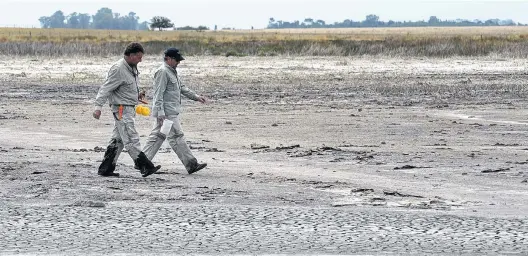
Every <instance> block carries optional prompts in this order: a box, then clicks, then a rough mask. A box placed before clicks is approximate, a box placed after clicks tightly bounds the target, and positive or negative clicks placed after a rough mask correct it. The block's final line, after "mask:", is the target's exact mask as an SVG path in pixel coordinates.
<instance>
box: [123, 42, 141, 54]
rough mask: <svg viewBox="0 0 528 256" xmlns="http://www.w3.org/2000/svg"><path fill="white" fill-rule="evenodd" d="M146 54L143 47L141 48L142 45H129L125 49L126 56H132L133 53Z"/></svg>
mask: <svg viewBox="0 0 528 256" xmlns="http://www.w3.org/2000/svg"><path fill="white" fill-rule="evenodd" d="M138 52H141V53H145V50H144V49H143V46H141V44H140V43H136V42H134V43H129V44H128V45H127V47H126V48H125V55H126V56H130V54H131V53H138Z"/></svg>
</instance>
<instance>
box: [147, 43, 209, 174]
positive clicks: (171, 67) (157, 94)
mask: <svg viewBox="0 0 528 256" xmlns="http://www.w3.org/2000/svg"><path fill="white" fill-rule="evenodd" d="M182 60H184V58H183V57H182V55H181V54H180V52H179V50H178V49H176V48H169V49H167V50H166V51H165V57H164V63H163V64H162V65H161V66H160V67H159V68H158V69H157V70H156V73H155V74H154V97H153V102H152V116H153V117H156V123H155V124H154V128H153V129H152V132H151V133H150V136H149V137H148V139H147V142H146V144H145V148H143V151H144V152H145V154H146V155H147V157H148V158H149V159H151V160H152V158H154V156H155V155H156V153H157V152H158V150H159V148H160V147H161V145H162V144H163V141H165V139H168V141H169V145H170V146H171V147H172V150H174V152H175V153H176V155H178V158H180V160H181V162H182V163H183V165H184V166H185V169H186V170H187V173H189V174H191V173H195V172H197V171H199V170H201V169H203V168H204V167H206V166H207V164H206V163H202V164H199V163H198V161H197V160H196V158H195V157H194V156H193V154H192V153H191V149H190V148H189V146H188V145H187V143H186V142H185V137H184V136H183V130H182V127H181V123H180V116H179V114H180V113H181V112H182V106H181V97H182V95H184V96H185V97H187V98H189V99H192V100H195V101H199V102H201V103H205V101H206V99H205V98H204V97H202V96H200V95H197V94H196V93H194V92H193V91H192V90H190V89H189V88H187V87H186V86H185V85H183V84H182V82H181V80H180V78H179V77H178V72H177V71H176V67H177V66H178V64H180V61H182ZM165 119H169V120H171V121H173V124H172V127H171V130H170V132H169V134H168V135H167V136H165V135H164V134H163V133H161V132H160V130H161V127H162V125H163V120H165Z"/></svg>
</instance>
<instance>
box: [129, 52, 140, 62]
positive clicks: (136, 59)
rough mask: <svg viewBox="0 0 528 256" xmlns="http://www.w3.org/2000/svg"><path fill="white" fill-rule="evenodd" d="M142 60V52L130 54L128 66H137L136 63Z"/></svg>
mask: <svg viewBox="0 0 528 256" xmlns="http://www.w3.org/2000/svg"><path fill="white" fill-rule="evenodd" d="M142 58H143V53H142V52H137V53H131V54H130V58H129V60H130V64H132V65H137V64H138V63H140V62H141V59H142Z"/></svg>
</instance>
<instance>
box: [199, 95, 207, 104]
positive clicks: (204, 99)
mask: <svg viewBox="0 0 528 256" xmlns="http://www.w3.org/2000/svg"><path fill="white" fill-rule="evenodd" d="M198 101H199V102H201V103H205V102H207V98H205V97H204V96H198Z"/></svg>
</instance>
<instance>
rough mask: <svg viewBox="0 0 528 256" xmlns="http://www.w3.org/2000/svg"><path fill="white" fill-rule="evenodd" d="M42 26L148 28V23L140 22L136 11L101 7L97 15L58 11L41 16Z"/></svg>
mask: <svg viewBox="0 0 528 256" xmlns="http://www.w3.org/2000/svg"><path fill="white" fill-rule="evenodd" d="M39 21H40V26H41V27H42V28H76V29H120V30H146V29H148V28H149V27H148V23H147V22H142V23H139V17H138V16H137V15H136V13H134V12H129V13H128V15H126V16H121V14H119V13H114V12H112V10H111V9H109V8H106V7H105V8H101V9H99V10H98V11H97V13H96V14H95V15H89V14H87V13H77V12H74V13H71V14H69V15H64V13H63V12H62V11H60V10H59V11H56V12H55V13H53V15H51V16H42V17H40V18H39Z"/></svg>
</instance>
